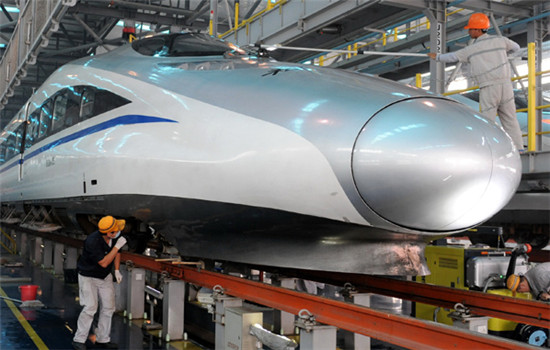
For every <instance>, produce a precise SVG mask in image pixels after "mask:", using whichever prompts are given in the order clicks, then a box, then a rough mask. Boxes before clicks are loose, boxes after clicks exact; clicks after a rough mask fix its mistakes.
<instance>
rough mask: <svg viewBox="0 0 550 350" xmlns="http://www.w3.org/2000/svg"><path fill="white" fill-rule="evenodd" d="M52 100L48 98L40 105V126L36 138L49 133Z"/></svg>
mask: <svg viewBox="0 0 550 350" xmlns="http://www.w3.org/2000/svg"><path fill="white" fill-rule="evenodd" d="M51 105H52V102H51V100H48V101H47V102H46V103H44V104H43V105H42V106H41V107H40V128H39V129H38V139H41V138H43V137H46V136H47V135H50V134H51V131H50V129H51V127H52V107H51Z"/></svg>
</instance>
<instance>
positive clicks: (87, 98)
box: [80, 87, 95, 119]
mask: <svg viewBox="0 0 550 350" xmlns="http://www.w3.org/2000/svg"><path fill="white" fill-rule="evenodd" d="M94 101H95V89H94V88H92V87H88V88H85V89H84V91H83V92H82V103H81V105H80V117H81V118H82V119H88V118H91V117H93V116H94Z"/></svg>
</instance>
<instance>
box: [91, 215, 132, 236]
mask: <svg viewBox="0 0 550 350" xmlns="http://www.w3.org/2000/svg"><path fill="white" fill-rule="evenodd" d="M125 224H126V221H124V220H117V219H115V218H114V217H112V216H111V215H108V216H104V217H102V218H101V220H99V222H98V224H97V227H98V228H99V232H101V233H109V232H117V231H122V230H123V229H124V225H125Z"/></svg>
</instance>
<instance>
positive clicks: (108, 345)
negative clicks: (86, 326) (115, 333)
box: [95, 342, 118, 349]
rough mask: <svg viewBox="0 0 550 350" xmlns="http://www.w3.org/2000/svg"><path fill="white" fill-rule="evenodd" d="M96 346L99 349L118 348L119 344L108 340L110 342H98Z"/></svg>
mask: <svg viewBox="0 0 550 350" xmlns="http://www.w3.org/2000/svg"><path fill="white" fill-rule="evenodd" d="M95 347H96V348H98V349H118V344H116V343H111V342H108V343H100V342H96V343H95Z"/></svg>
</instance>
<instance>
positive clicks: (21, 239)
mask: <svg viewBox="0 0 550 350" xmlns="http://www.w3.org/2000/svg"><path fill="white" fill-rule="evenodd" d="M17 246H18V247H19V255H21V256H22V257H27V254H28V252H29V242H28V239H27V234H26V233H25V232H20V233H19V234H18V235H17Z"/></svg>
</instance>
